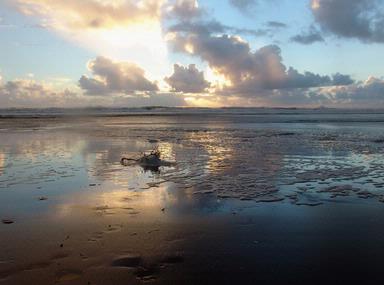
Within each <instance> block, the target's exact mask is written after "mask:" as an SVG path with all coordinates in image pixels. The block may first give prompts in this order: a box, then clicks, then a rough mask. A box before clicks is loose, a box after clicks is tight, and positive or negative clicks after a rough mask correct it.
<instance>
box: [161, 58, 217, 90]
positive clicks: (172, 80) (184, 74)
mask: <svg viewBox="0 0 384 285" xmlns="http://www.w3.org/2000/svg"><path fill="white" fill-rule="evenodd" d="M164 80H165V82H167V83H168V84H169V85H170V86H171V87H172V90H173V91H176V92H184V93H202V92H204V91H205V90H206V89H207V88H208V87H209V86H210V83H209V82H208V81H207V80H205V79H204V73H203V72H202V71H199V70H198V69H197V68H196V66H195V65H194V64H190V65H189V66H188V67H184V66H181V65H178V64H175V65H174V66H173V74H172V75H171V76H170V77H166V78H165V79H164Z"/></svg>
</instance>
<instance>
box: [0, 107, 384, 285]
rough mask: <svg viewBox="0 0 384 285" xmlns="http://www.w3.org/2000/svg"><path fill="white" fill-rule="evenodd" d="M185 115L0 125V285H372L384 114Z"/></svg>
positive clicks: (382, 254)
mask: <svg viewBox="0 0 384 285" xmlns="http://www.w3.org/2000/svg"><path fill="white" fill-rule="evenodd" d="M183 112H184V113H183ZM199 112H202V111H201V110H200V111H193V112H189V113H187V112H186V111H180V113H179V114H178V115H169V114H164V113H161V114H159V113H148V112H147V113H143V114H137V115H135V116H132V115H129V116H128V115H121V114H120V115H116V114H111V115H108V116H105V114H101V115H95V114H92V115H90V116H85V117H84V116H83V117H79V116H73V115H71V116H62V115H57V114H52V115H50V116H46V117H44V116H39V117H36V116H35V117H33V116H31V115H30V114H28V115H27V116H20V115H18V116H16V117H9V116H8V114H7V115H6V116H3V118H1V119H0V219H1V220H2V223H1V224H0V248H1V251H0V284H4V285H5V284H56V283H57V284H142V283H143V282H151V283H152V284H216V283H222V284H255V282H261V283H262V284H266V283H268V284H320V283H321V284H323V283H324V282H331V283H335V282H356V281H361V282H363V280H364V284H368V283H371V284H374V283H375V282H376V281H377V282H379V281H383V279H384V278H383V277H382V274H381V268H380V261H381V260H382V259H383V258H384V239H383V235H384V232H383V230H382V229H383V226H384V219H383V218H382V217H383V215H382V214H383V212H384V204H383V201H384V193H383V192H382V189H383V187H384V180H383V170H384V166H383V164H382V161H383V146H384V143H383V141H384V140H383V138H384V137H383V136H382V135H381V134H382V133H383V132H382V131H383V127H382V122H383V119H382V118H384V113H380V112H378V114H376V115H372V114H370V113H369V112H364V111H360V112H358V111H356V112H357V113H345V112H344V113H343V112H342V111H337V110H333V111H332V112H331V113H327V114H326V113H325V111H324V110H317V111H314V112H312V114H308V112H307V111H305V110H304V111H300V110H285V111H279V110H267V111H265V110H264V111H263V110H262V111H260V110H251V111H249V110H248V113H246V114H244V112H243V111H241V112H234V111H233V110H232V111H228V110H220V111H216V112H215V111H209V112H208V111H204V112H208V114H205V115H204V117H202V116H201V114H200V113H199ZM271 114H272V115H271ZM352 118H353V120H352ZM356 118H357V119H356ZM156 147H157V148H158V149H159V150H160V151H161V155H162V159H163V160H165V161H168V162H170V164H169V165H167V166H161V167H160V168H159V169H150V168H145V167H142V166H141V165H139V164H137V163H131V164H129V165H125V166H124V165H121V163H120V159H121V157H123V156H125V157H132V158H138V157H140V155H141V153H143V152H149V151H151V150H152V149H154V148H156ZM366 276H370V280H371V282H370V281H367V280H366V279H365V278H366ZM374 281H375V282H374ZM377 282H376V284H377Z"/></svg>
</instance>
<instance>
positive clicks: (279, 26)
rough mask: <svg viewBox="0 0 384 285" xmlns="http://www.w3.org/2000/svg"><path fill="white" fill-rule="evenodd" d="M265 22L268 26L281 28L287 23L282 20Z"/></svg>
mask: <svg viewBox="0 0 384 285" xmlns="http://www.w3.org/2000/svg"><path fill="white" fill-rule="evenodd" d="M266 24H267V26H268V27H270V28H275V29H281V28H286V27H287V24H285V23H283V22H278V21H269V22H267V23H266Z"/></svg>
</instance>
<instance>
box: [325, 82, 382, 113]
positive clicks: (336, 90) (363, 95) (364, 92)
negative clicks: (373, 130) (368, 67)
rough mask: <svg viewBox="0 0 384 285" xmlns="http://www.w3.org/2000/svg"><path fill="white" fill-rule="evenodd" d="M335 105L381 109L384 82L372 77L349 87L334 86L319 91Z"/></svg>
mask: <svg viewBox="0 0 384 285" xmlns="http://www.w3.org/2000/svg"><path fill="white" fill-rule="evenodd" d="M319 93H320V94H323V95H326V96H328V97H329V98H330V100H331V102H332V103H333V104H338V105H354V106H360V107H361V106H365V107H380V106H382V104H383V103H384V80H383V79H380V78H377V77H374V76H370V77H369V78H368V79H367V80H365V81H364V82H358V83H355V84H351V85H347V86H332V87H328V88H322V89H320V90H319Z"/></svg>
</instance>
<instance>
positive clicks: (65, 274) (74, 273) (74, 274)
mask: <svg viewBox="0 0 384 285" xmlns="http://www.w3.org/2000/svg"><path fill="white" fill-rule="evenodd" d="M82 274H83V272H82V271H81V270H78V269H64V270H60V271H58V272H56V274H55V276H56V281H57V282H64V281H72V280H76V279H79V278H80V277H81V276H82Z"/></svg>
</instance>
